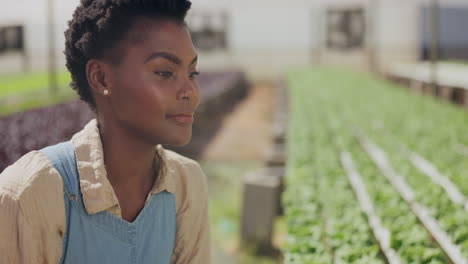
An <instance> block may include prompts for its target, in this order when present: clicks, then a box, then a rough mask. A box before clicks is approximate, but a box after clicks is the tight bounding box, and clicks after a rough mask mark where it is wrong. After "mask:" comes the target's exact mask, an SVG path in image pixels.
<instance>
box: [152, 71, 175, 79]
mask: <svg viewBox="0 0 468 264" xmlns="http://www.w3.org/2000/svg"><path fill="white" fill-rule="evenodd" d="M155 74H156V75H159V76H161V77H163V78H165V79H168V78H171V77H172V75H173V74H172V72H170V71H157V72H155Z"/></svg>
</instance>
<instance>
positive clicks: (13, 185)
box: [0, 150, 63, 203]
mask: <svg viewBox="0 0 468 264" xmlns="http://www.w3.org/2000/svg"><path fill="white" fill-rule="evenodd" d="M54 190H55V192H58V193H60V192H63V182H62V179H61V177H60V175H59V174H58V172H57V171H56V170H55V169H54V168H53V165H52V164H51V163H50V161H49V160H48V158H47V157H46V156H45V155H44V154H43V153H42V152H40V151H37V150H33V151H30V152H28V153H26V154H25V155H23V156H22V157H21V158H19V159H18V160H17V161H16V162H14V163H13V164H12V165H10V166H8V167H7V168H5V170H4V171H3V172H2V173H0V200H1V199H2V198H9V200H15V201H18V202H19V201H20V200H22V203H23V202H32V200H33V199H35V198H37V197H38V196H43V197H44V196H45V197H48V196H50V195H51V194H53V193H54ZM51 191H52V193H51ZM45 193H48V194H45Z"/></svg>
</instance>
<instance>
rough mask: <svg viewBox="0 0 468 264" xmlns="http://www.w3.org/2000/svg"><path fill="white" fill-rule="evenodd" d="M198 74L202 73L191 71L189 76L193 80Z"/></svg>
mask: <svg viewBox="0 0 468 264" xmlns="http://www.w3.org/2000/svg"><path fill="white" fill-rule="evenodd" d="M198 75H200V72H198V71H195V72H191V73H189V78H190V79H191V80H194V79H195V78H196V77H197V76H198Z"/></svg>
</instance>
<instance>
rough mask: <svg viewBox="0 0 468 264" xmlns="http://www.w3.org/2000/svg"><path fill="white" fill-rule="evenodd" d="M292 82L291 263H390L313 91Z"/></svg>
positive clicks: (286, 201)
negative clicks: (311, 94)
mask: <svg viewBox="0 0 468 264" xmlns="http://www.w3.org/2000/svg"><path fill="white" fill-rule="evenodd" d="M298 81H299V82H298ZM290 82H291V83H289V86H290V90H289V91H290V97H291V99H292V101H291V103H290V105H291V109H290V111H291V113H290V116H291V118H290V128H289V132H288V165H287V175H288V176H287V177H286V186H287V188H286V191H285V193H284V194H283V197H282V198H283V199H282V201H283V206H284V208H285V215H286V219H287V225H288V238H287V240H286V245H285V246H284V248H283V252H284V255H285V262H286V263H384V261H383V258H382V256H381V255H380V254H379V248H378V244H377V243H376V241H375V240H374V238H373V236H372V232H371V230H370V228H369V225H368V224H367V220H366V218H365V216H364V215H363V214H362V212H361V210H360V207H359V204H358V202H357V200H356V199H355V198H354V194H353V192H352V190H351V189H350V188H349V185H348V183H347V180H346V177H345V176H344V172H343V169H342V168H341V166H340V164H339V157H338V156H337V155H336V151H335V149H333V148H329V146H330V145H332V144H333V138H331V137H330V136H329V134H328V133H327V131H326V129H325V128H326V127H325V126H323V125H324V124H323V123H322V121H321V116H320V114H318V113H317V112H315V110H317V108H315V107H314V105H313V104H311V102H309V101H308V99H309V96H308V94H306V93H307V90H306V89H307V87H303V86H302V85H301V83H300V80H296V79H295V78H292V79H290Z"/></svg>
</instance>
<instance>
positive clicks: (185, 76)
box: [108, 18, 200, 146]
mask: <svg viewBox="0 0 468 264" xmlns="http://www.w3.org/2000/svg"><path fill="white" fill-rule="evenodd" d="M131 30H133V31H132V32H136V33H135V34H133V33H131V34H129V36H128V37H127V38H128V40H126V41H125V42H126V43H127V44H125V45H122V48H121V49H117V50H120V51H121V52H123V54H120V63H118V64H117V65H115V66H112V67H111V69H112V70H111V74H110V78H109V81H110V89H111V91H112V93H111V94H110V95H109V97H108V98H109V100H110V104H108V105H110V107H111V108H112V109H111V111H112V112H113V115H114V119H115V120H116V121H117V122H119V125H120V126H123V127H124V128H125V129H127V130H128V131H130V132H131V133H132V134H134V135H136V136H138V137H141V139H143V140H145V141H148V142H150V143H151V144H154V145H155V144H167V145H174V146H181V145H185V144H187V143H188V142H189V141H190V138H191V135H192V122H193V114H194V112H195V110H196V108H197V107H198V105H199V103H200V90H199V86H198V83H197V81H196V77H197V76H196V75H197V70H196V66H197V54H196V53H195V50H194V47H193V44H192V40H191V38H190V34H189V32H188V30H187V29H186V27H185V26H183V25H180V24H177V23H175V22H172V21H168V20H154V19H147V18H145V19H143V18H142V19H139V20H138V21H136V23H135V24H134V26H133V28H132V29H131ZM184 95H186V96H187V97H188V99H187V98H186V97H185V98H184Z"/></svg>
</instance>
